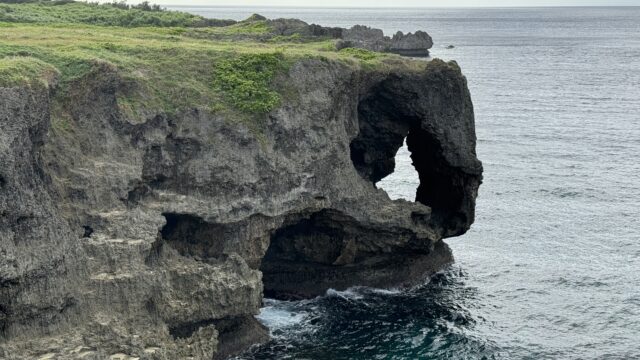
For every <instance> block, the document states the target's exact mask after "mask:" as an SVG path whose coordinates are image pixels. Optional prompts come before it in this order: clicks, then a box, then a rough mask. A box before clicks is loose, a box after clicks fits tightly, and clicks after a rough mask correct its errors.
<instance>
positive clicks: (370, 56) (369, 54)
mask: <svg viewBox="0 0 640 360" xmlns="http://www.w3.org/2000/svg"><path fill="white" fill-rule="evenodd" d="M340 53H342V54H345V55H348V56H351V57H354V58H356V59H359V60H364V61H371V60H377V59H381V58H383V57H384V56H385V54H382V53H377V52H373V51H370V50H365V49H357V48H345V49H342V50H340Z"/></svg>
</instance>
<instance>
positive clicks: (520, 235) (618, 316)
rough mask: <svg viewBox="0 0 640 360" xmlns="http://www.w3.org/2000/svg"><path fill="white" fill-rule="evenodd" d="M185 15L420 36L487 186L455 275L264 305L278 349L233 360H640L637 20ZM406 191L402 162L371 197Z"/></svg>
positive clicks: (381, 12) (491, 14)
mask: <svg viewBox="0 0 640 360" xmlns="http://www.w3.org/2000/svg"><path fill="white" fill-rule="evenodd" d="M180 9H181V10H187V11H191V12H194V13H198V14H202V15H205V16H207V17H212V18H231V19H236V20H239V19H243V18H246V17H248V16H249V15H251V14H252V13H254V12H257V13H260V14H262V15H265V16H267V17H270V18H275V17H287V18H300V19H302V20H305V21H308V22H315V23H318V24H322V25H325V26H342V27H349V26H351V25H355V24H365V25H369V26H373V27H377V28H381V29H383V30H384V31H385V32H386V33H387V34H393V33H394V32H395V31H397V30H402V31H405V32H406V31H415V30H419V29H422V30H426V31H427V32H429V34H430V35H431V36H432V37H433V39H434V42H435V45H434V48H433V50H432V55H433V56H434V57H438V58H443V59H446V60H449V59H455V60H456V61H457V62H458V63H459V64H460V66H461V67H462V70H463V72H464V74H465V75H466V76H467V79H468V82H469V87H470V89H471V95H472V97H473V102H474V106H475V114H476V129H477V135H478V149H477V150H478V156H479V158H480V159H481V160H482V161H483V163H484V167H485V174H484V177H485V181H484V184H483V185H482V187H481V188H480V194H479V197H478V204H477V218H476V223H475V224H474V225H473V228H472V229H471V231H469V232H468V233H467V234H466V235H464V236H461V237H459V238H453V239H448V240H447V243H448V244H449V245H450V246H451V248H452V249H453V253H454V255H455V257H456V263H455V264H454V265H452V266H451V267H449V268H447V269H445V270H444V271H442V272H440V273H438V274H437V275H436V276H434V277H433V278H431V279H424V284H423V285H422V286H419V287H417V288H415V289H411V290H402V291H399V290H393V289H390V290H389V289H387V290H379V289H369V288H353V289H350V290H348V291H342V292H340V291H333V290H330V291H328V292H327V294H326V295H325V296H322V297H319V298H316V299H312V300H305V301H297V302H282V301H275V300H268V299H267V300H265V303H264V304H265V305H264V308H263V309H262V312H261V313H260V315H259V316H258V318H259V319H260V320H261V321H262V322H263V323H264V324H266V325H267V326H268V327H269V328H270V331H271V333H272V335H273V341H271V342H270V343H268V344H266V345H264V346H260V347H256V348H254V349H252V350H251V351H249V352H248V353H247V354H244V355H242V356H240V357H239V359H445V358H446V359H480V358H486V359H640V179H639V177H640V158H639V157H640V8H520V9H401V10H392V9H313V8H306V9H293V8H244V7H223V8H220V7H218V8H211V7H208V8H207V7H198V8H194V7H191V8H185V7H182V8H180ZM449 45H453V46H454V48H453V49H447V47H448V46H449ZM417 185H418V180H417V175H416V173H415V170H414V169H413V167H412V166H411V161H410V159H409V154H408V152H407V151H406V149H401V150H400V151H399V152H398V157H397V168H396V171H395V173H393V174H392V175H390V176H389V177H388V178H387V179H384V180H383V181H382V182H381V184H380V186H381V187H382V188H384V189H385V190H387V192H388V193H389V195H390V196H391V197H392V198H406V199H411V200H413V198H414V196H415V190H416V187H417Z"/></svg>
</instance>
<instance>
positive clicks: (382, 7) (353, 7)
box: [161, 4, 640, 9]
mask: <svg viewBox="0 0 640 360" xmlns="http://www.w3.org/2000/svg"><path fill="white" fill-rule="evenodd" d="M161 6H171V7H184V8H187V7H191V8H194V7H205V8H206V7H209V8H211V7H219V8H289V9H291V8H294V9H298V8H308V9H545V8H640V5H544V6H531V5H515V6H340V5H336V6H314V5H300V6H297V5H230V4H229V5H184V4H180V5H178V4H166V5H161Z"/></svg>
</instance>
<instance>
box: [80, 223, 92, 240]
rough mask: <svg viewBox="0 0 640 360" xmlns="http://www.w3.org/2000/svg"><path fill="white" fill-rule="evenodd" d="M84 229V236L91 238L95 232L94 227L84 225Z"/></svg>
mask: <svg viewBox="0 0 640 360" xmlns="http://www.w3.org/2000/svg"><path fill="white" fill-rule="evenodd" d="M82 229H83V230H84V234H83V235H82V237H83V238H90V237H91V234H93V228H92V227H91V226H89V225H85V226H83V227H82Z"/></svg>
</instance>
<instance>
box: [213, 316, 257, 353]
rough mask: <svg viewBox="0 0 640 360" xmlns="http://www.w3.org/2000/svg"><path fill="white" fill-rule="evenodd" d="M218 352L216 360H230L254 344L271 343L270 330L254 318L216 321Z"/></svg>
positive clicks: (242, 317) (238, 317)
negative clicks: (229, 359)
mask: <svg viewBox="0 0 640 360" xmlns="http://www.w3.org/2000/svg"><path fill="white" fill-rule="evenodd" d="M213 324H214V325H215V327H216V330H218V352H217V353H216V355H215V356H214V360H223V359H228V358H230V357H232V356H234V355H237V354H239V353H241V352H242V351H244V350H246V349H247V348H248V347H249V346H251V345H254V344H261V343H265V342H267V341H269V330H268V329H267V328H266V327H265V326H264V325H262V324H261V323H260V322H258V320H256V319H255V318H254V317H253V316H237V317H231V318H225V319H220V320H216V321H214V323H213Z"/></svg>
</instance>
